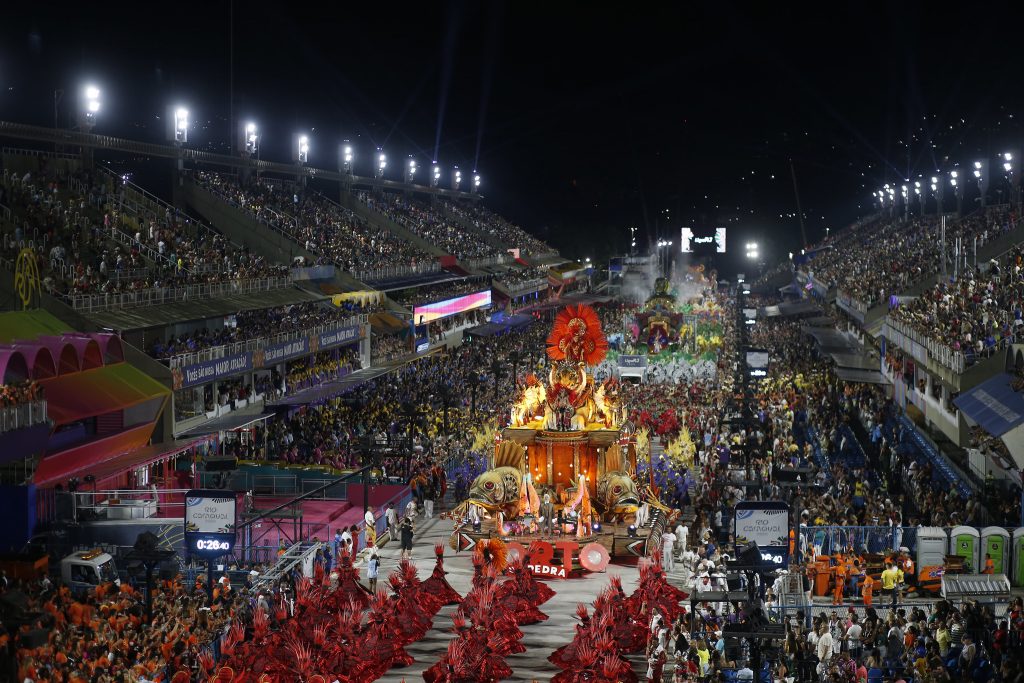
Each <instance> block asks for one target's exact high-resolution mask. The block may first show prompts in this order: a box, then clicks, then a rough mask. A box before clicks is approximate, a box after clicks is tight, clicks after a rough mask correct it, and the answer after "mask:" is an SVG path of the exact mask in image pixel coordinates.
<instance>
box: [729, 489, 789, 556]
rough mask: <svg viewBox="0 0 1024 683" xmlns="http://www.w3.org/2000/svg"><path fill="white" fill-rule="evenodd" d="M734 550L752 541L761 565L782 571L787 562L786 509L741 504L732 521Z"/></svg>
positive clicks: (783, 505)
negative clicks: (759, 552) (774, 567)
mask: <svg viewBox="0 0 1024 683" xmlns="http://www.w3.org/2000/svg"><path fill="white" fill-rule="evenodd" d="M733 538H735V539H736V548H737V549H739V548H742V547H743V546H745V545H746V544H747V543H750V542H751V541H753V542H754V543H755V544H756V545H757V548H758V550H760V551H761V561H762V562H764V563H766V564H769V565H774V566H777V567H783V566H785V565H786V564H787V563H788V562H789V505H787V504H786V503H783V502H782V501H771V500H768V501H742V502H739V503H737V504H736V515H735V516H734V517H733Z"/></svg>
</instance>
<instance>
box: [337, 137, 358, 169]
mask: <svg viewBox="0 0 1024 683" xmlns="http://www.w3.org/2000/svg"><path fill="white" fill-rule="evenodd" d="M339 157H340V159H341V172H342V173H344V174H346V175H352V164H353V162H354V161H355V158H356V157H355V150H353V149H352V143H351V142H349V141H348V140H343V141H342V143H341V154H340V155H339Z"/></svg>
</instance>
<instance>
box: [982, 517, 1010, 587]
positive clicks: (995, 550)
mask: <svg viewBox="0 0 1024 683" xmlns="http://www.w3.org/2000/svg"><path fill="white" fill-rule="evenodd" d="M986 555H987V556H988V557H991V558H992V564H993V573H994V574H1006V575H1007V576H1009V575H1010V532H1009V531H1007V530H1006V529H1004V528H1003V527H1001V526H987V527H985V528H984V529H982V530H981V564H980V565H979V567H978V571H982V570H984V569H985V558H986Z"/></svg>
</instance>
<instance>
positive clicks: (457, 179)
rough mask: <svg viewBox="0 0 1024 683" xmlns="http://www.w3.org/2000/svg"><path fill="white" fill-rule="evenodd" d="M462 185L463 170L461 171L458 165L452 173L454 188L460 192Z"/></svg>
mask: <svg viewBox="0 0 1024 683" xmlns="http://www.w3.org/2000/svg"><path fill="white" fill-rule="evenodd" d="M460 185H462V171H460V170H459V167H458V166H456V167H455V168H454V172H453V173H452V189H453V190H455V191H456V192H458V191H459V186H460Z"/></svg>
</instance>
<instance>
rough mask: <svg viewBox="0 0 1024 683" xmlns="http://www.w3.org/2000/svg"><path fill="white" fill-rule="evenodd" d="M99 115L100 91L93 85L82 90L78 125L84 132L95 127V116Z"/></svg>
mask: <svg viewBox="0 0 1024 683" xmlns="http://www.w3.org/2000/svg"><path fill="white" fill-rule="evenodd" d="M99 113H100V89H99V88H97V87H96V86H95V85H87V86H85V87H84V88H82V104H81V108H80V110H79V124H80V126H81V128H82V130H84V131H85V132H89V130H90V129H92V127H93V126H95V125H96V115H97V114H99Z"/></svg>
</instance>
